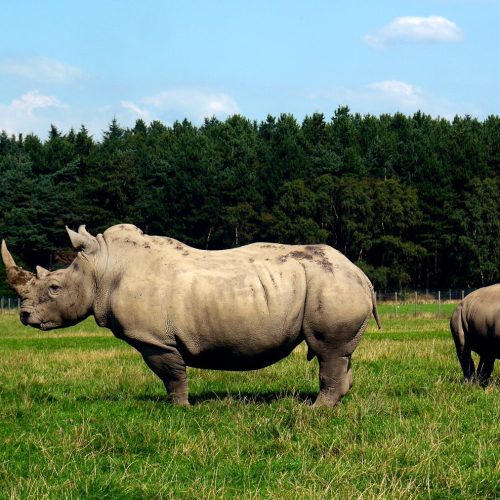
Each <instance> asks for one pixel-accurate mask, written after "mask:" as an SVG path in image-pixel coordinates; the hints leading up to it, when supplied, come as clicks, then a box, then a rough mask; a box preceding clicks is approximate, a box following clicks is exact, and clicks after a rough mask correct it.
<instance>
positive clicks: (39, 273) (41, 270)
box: [36, 266, 50, 280]
mask: <svg viewBox="0 0 500 500" xmlns="http://www.w3.org/2000/svg"><path fill="white" fill-rule="evenodd" d="M49 274H50V271H47V269H45V268H43V267H42V266H36V277H37V278H38V279H39V280H40V279H42V278H45V276H48V275H49Z"/></svg>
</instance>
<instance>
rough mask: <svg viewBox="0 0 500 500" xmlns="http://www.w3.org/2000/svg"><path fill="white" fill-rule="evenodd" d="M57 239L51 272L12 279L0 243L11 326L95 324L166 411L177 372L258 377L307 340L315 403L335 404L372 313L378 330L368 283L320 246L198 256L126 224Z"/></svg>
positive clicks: (180, 377) (18, 272)
mask: <svg viewBox="0 0 500 500" xmlns="http://www.w3.org/2000/svg"><path fill="white" fill-rule="evenodd" d="M66 230H67V232H68V235H69V238H70V240H71V243H72V245H73V247H74V248H75V249H76V250H78V254H77V256H76V258H75V259H74V261H73V262H72V263H71V265H70V266H69V267H67V268H66V269H61V270H56V271H53V272H49V271H48V270H46V269H43V268H42V267H40V266H37V268H36V273H34V274H32V273H30V272H27V271H25V270H23V269H21V268H20V267H18V266H16V264H15V262H14V259H13V258H12V256H11V254H10V253H9V251H8V249H7V246H6V243H5V241H4V242H2V258H3V261H4V264H5V267H6V272H7V279H8V282H9V284H10V286H11V287H12V288H13V289H14V290H15V291H16V292H17V293H18V295H19V296H20V297H21V299H22V302H21V309H20V319H21V321H22V322H23V323H24V324H26V325H30V326H33V327H36V328H39V329H41V330H49V329H52V328H59V327H64V326H68V325H73V324H75V323H77V322H79V321H81V320H83V319H84V318H86V317H88V316H89V315H94V317H95V320H96V322H97V323H98V324H99V325H100V326H103V327H107V328H109V329H110V330H111V331H112V332H113V334H114V335H115V336H116V337H118V338H120V339H123V340H125V341H126V342H128V343H129V344H130V345H131V346H133V347H134V348H135V349H137V350H138V351H139V352H140V354H141V355H142V356H143V358H144V361H145V362H146V364H147V365H148V366H149V368H150V369H151V370H152V371H153V372H154V373H155V374H156V375H157V376H158V377H159V378H160V379H161V380H162V381H163V383H164V385H165V388H166V390H167V393H168V394H169V396H170V400H171V401H172V402H173V403H177V404H189V403H188V388H187V378H186V367H187V366H190V367H196V368H210V369H217V370H253V369H258V368H262V367H265V366H268V365H271V364H273V363H275V362H277V361H279V360H280V359H282V358H284V357H286V356H287V355H288V354H290V353H291V352H292V350H293V349H294V348H295V347H296V346H297V345H298V344H299V343H301V342H302V341H304V340H305V342H306V344H307V347H308V354H307V357H308V359H309V360H311V359H313V358H314V357H316V358H317V359H318V361H319V381H320V390H319V393H318V395H317V397H316V400H315V403H314V404H315V405H316V406H334V405H335V404H336V403H337V402H338V401H339V399H340V398H341V397H342V396H343V395H345V394H346V393H347V392H348V391H349V389H350V387H351V385H352V369H351V355H352V353H353V351H354V349H355V348H356V346H357V345H358V343H359V341H360V339H361V336H362V334H363V331H364V330H365V328H366V326H367V323H368V321H369V319H370V318H371V315H372V314H373V315H374V318H375V320H376V322H377V324H378V326H379V328H380V320H379V317H378V313H377V307H376V301H375V295H374V291H373V287H372V284H371V283H370V281H369V279H368V278H367V277H366V275H365V274H364V273H363V272H362V271H361V270H360V269H359V268H358V267H356V266H355V265H354V264H353V263H352V262H351V261H349V260H348V259H347V258H346V257H345V256H344V255H342V254H341V253H340V252H338V251H337V250H334V249H333V248H331V247H329V246H327V245H282V244H273V243H253V244H250V245H247V246H243V247H239V248H234V249H228V250H211V251H207V250H198V249H195V248H192V247H190V246H188V245H185V244H183V243H181V242H180V241H177V240H175V239H173V238H168V237H160V236H148V235H145V234H144V233H143V232H142V231H141V230H140V229H138V228H137V227H136V226H134V225H131V224H119V225H115V226H112V227H110V228H108V229H107V230H106V231H105V232H104V233H103V234H98V235H97V236H96V237H94V236H92V235H91V234H90V233H89V232H88V231H87V230H86V229H85V226H80V227H79V229H78V232H75V231H72V230H71V229H69V228H66Z"/></svg>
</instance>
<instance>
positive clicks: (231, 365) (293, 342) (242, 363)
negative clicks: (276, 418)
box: [181, 334, 304, 371]
mask: <svg viewBox="0 0 500 500" xmlns="http://www.w3.org/2000/svg"><path fill="white" fill-rule="evenodd" d="M303 338H304V337H303V336H302V335H300V334H299V335H296V336H295V337H294V338H293V339H288V340H289V341H288V342H284V343H283V344H282V345H280V346H273V347H269V346H268V347H263V348H262V349H257V348H254V349H251V350H249V349H245V348H242V347H241V346H234V345H231V344H226V345H220V344H218V345H212V346H206V347H205V348H204V349H203V350H201V351H200V352H198V353H196V354H194V353H192V352H189V351H187V350H183V349H181V354H182V356H183V358H184V361H185V362H186V365H187V366H190V367H193V368H208V369H211V370H231V371H245V370H257V369H259V368H264V367H266V366H269V365H272V364H274V363H276V362H277V361H280V360H281V359H283V358H285V357H286V356H288V355H289V354H290V353H291V352H292V351H293V349H294V348H295V347H296V346H297V345H298V344H300V342H302V340H303Z"/></svg>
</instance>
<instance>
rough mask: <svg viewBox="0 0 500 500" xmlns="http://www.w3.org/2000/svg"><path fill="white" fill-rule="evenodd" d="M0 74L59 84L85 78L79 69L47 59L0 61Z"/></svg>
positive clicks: (32, 58)
mask: <svg viewBox="0 0 500 500" xmlns="http://www.w3.org/2000/svg"><path fill="white" fill-rule="evenodd" d="M0 74H4V75H8V76H13V77H17V78H24V79H27V80H32V81H35V82H39V83H60V84H68V83H72V82H74V81H76V80H79V79H81V78H83V77H84V76H85V75H84V72H83V71H82V70H80V69H79V68H76V67H74V66H70V65H69V64H66V63H63V62H61V61H57V60H55V59H49V58H48V57H29V58H23V59H3V60H0Z"/></svg>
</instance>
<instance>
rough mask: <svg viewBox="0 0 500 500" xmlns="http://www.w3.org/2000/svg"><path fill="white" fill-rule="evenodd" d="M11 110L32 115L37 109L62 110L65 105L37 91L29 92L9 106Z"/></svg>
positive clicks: (55, 98)
mask: <svg viewBox="0 0 500 500" xmlns="http://www.w3.org/2000/svg"><path fill="white" fill-rule="evenodd" d="M10 107H11V109H13V110H19V111H21V112H25V113H28V114H32V113H33V111H34V110H35V109H38V108H64V107H67V106H66V105H64V104H62V103H61V101H60V100H59V99H58V98H57V97H54V96H50V95H43V94H40V92H38V90H30V91H29V92H26V94H24V95H23V96H21V97H20V98H19V99H14V100H13V101H12V103H11V104H10Z"/></svg>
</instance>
